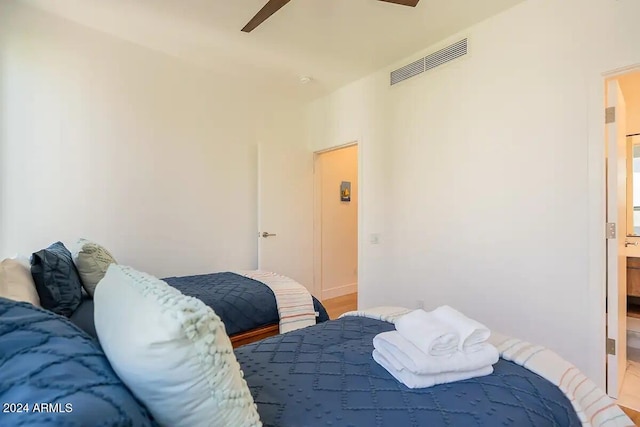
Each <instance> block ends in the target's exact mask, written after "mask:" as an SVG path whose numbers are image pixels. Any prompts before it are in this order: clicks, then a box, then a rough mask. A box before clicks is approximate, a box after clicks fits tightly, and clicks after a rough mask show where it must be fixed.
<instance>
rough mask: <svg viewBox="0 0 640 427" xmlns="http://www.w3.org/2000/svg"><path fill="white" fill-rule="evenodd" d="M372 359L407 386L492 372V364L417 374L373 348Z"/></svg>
mask: <svg viewBox="0 0 640 427" xmlns="http://www.w3.org/2000/svg"><path fill="white" fill-rule="evenodd" d="M373 360H375V361H376V362H378V364H380V366H382V367H383V368H385V369H386V370H387V371H388V372H389V373H390V374H391V375H393V377H394V378H395V379H397V380H398V381H400V382H401V383H403V384H404V385H406V386H407V387H409V388H426V387H431V386H434V385H437V384H445V383H452V382H455V381H463V380H468V379H470V378H476V377H483V376H485V375H490V374H492V373H493V366H491V365H490V366H486V367H484V368H481V369H476V370H474V371H466V372H444V373H441V374H435V375H418V374H414V373H412V372H409V371H407V370H406V369H403V370H400V371H399V370H397V369H395V368H394V367H393V365H392V364H391V363H390V362H389V361H388V360H387V359H386V358H385V357H384V356H383V355H381V354H380V352H379V351H378V350H373Z"/></svg>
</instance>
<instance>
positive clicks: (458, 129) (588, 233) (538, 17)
mask: <svg viewBox="0 0 640 427" xmlns="http://www.w3.org/2000/svg"><path fill="white" fill-rule="evenodd" d="M639 14H640V3H639V2H636V1H634V0H621V1H617V2H612V1H608V0H593V1H589V2H584V1H578V0H569V1H563V2H558V1H556V0H530V1H527V2H524V3H522V4H521V5H519V6H516V7H515V8H513V9H511V10H508V11H506V12H505V13H503V14H501V15H498V16H496V17H494V18H491V19H489V20H487V21H485V22H483V23H481V24H479V25H476V26H475V27H473V28H471V29H469V30H468V31H466V32H464V33H463V34H459V35H457V36H455V37H452V38H451V39H449V40H446V41H443V43H442V44H439V45H437V46H432V47H430V48H428V49H425V51H424V52H420V53H417V54H416V55H414V56H412V57H411V58H407V59H406V61H402V62H401V63H398V64H392V65H390V66H389V67H388V68H386V69H383V70H380V71H379V72H377V73H374V74H372V75H370V76H368V77H366V78H363V79H362V80H360V81H357V82H355V83H353V84H350V85H348V86H346V87H344V88H342V89H340V90H339V91H337V92H335V93H333V94H331V95H329V96H327V97H325V98H323V99H320V100H318V101H316V102H314V103H313V104H311V105H310V106H309V108H308V111H307V113H308V132H307V134H308V143H309V149H310V150H319V149H322V148H326V147H329V146H334V145H339V144H343V143H345V142H349V141H353V140H359V141H361V143H362V144H361V149H362V164H361V179H360V183H361V188H360V196H361V235H360V275H359V305H360V306H361V307H369V306H374V305H380V304H385V305H388V304H402V305H406V306H410V307H413V306H415V304H417V301H418V300H423V301H424V303H425V307H427V308H433V307H435V306H437V305H439V304H445V303H448V304H451V305H453V306H455V307H457V308H459V309H461V310H462V311H464V312H466V313H468V314H469V315H471V316H473V317H476V318H478V319H479V320H481V321H482V322H485V323H486V324H487V325H489V326H490V327H492V328H495V329H496V330H500V331H502V332H504V333H507V334H512V335H517V336H519V337H522V338H524V339H528V340H530V341H533V342H536V343H541V344H544V345H547V346H549V347H551V348H552V349H554V350H556V351H558V352H559V353H560V354H562V355H563V356H564V357H566V358H567V359H569V360H571V361H573V362H574V363H576V364H577V365H578V366H579V367H580V368H581V369H583V370H584V371H585V372H586V373H587V375H589V376H590V377H592V378H593V379H595V380H596V381H597V382H598V383H599V384H601V385H604V359H605V356H604V240H603V233H602V229H603V228H602V227H603V223H604V220H605V218H604V161H603V159H604V141H603V135H604V125H603V121H602V117H603V112H602V109H603V106H604V99H603V93H604V92H603V89H604V81H603V78H602V75H601V73H603V72H605V71H608V70H612V69H614V68H618V67H622V66H626V65H629V64H633V63H639V62H640V51H638V49H637V44H635V43H632V42H631V41H633V40H639V39H640V27H639V26H638V25H637V22H635V18H633V17H637V16H639ZM605 35H606V36H605ZM462 36H468V37H470V49H471V54H470V56H469V57H468V58H466V59H464V60H461V61H459V62H457V63H455V64H450V65H447V66H445V67H442V68H440V69H438V70H434V71H432V72H427V73H425V74H424V75H422V76H419V77H416V78H413V79H411V80H409V81H407V82H404V83H401V84H399V85H397V86H394V87H393V88H390V87H389V83H388V75H389V74H388V73H389V71H391V70H392V69H394V68H397V67H398V66H401V65H404V64H406V63H408V62H409V61H412V60H414V59H417V58H419V57H420V56H422V55H424V54H425V53H429V52H432V51H434V50H435V49H437V48H439V47H441V46H443V45H445V44H447V43H449V42H454V41H457V40H459V38H461V37H462ZM371 233H380V234H381V241H380V244H379V245H372V244H370V243H369V235H370V234H371Z"/></svg>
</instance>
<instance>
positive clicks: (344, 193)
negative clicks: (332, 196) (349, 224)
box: [340, 181, 351, 202]
mask: <svg viewBox="0 0 640 427" xmlns="http://www.w3.org/2000/svg"><path fill="white" fill-rule="evenodd" d="M340 201H341V202H350V201H351V182H350V181H342V182H341V183H340Z"/></svg>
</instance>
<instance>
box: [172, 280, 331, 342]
mask: <svg viewBox="0 0 640 427" xmlns="http://www.w3.org/2000/svg"><path fill="white" fill-rule="evenodd" d="M163 280H164V281H166V282H167V283H168V284H169V285H171V286H173V287H174V288H176V289H178V290H179V291H180V292H182V293H183V294H185V295H189V296H192V297H195V298H198V299H200V300H201V301H202V302H204V303H205V304H206V305H208V306H209V307H211V308H212V309H213V311H215V312H216V314H218V316H220V318H221V319H222V321H223V322H224V326H225V328H226V330H227V334H228V335H235V334H238V333H242V332H246V331H249V330H251V329H256V328H260V327H263V326H268V325H273V324H277V323H278V322H279V321H280V317H279V315H278V306H277V305H276V297H275V295H274V294H273V291H271V289H269V287H268V286H266V285H264V284H263V283H260V282H258V281H256V280H253V279H249V278H247V277H244V276H240V275H238V274H235V273H229V272H226V273H214V274H203V275H198V276H183V277H168V278H166V279H163ZM313 306H314V309H315V311H317V312H318V313H319V317H317V318H316V322H325V321H327V320H329V315H328V314H327V311H326V310H325V308H324V307H323V306H322V304H321V303H320V301H318V300H317V299H316V298H313Z"/></svg>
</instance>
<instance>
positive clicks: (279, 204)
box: [257, 122, 313, 291]
mask: <svg viewBox="0 0 640 427" xmlns="http://www.w3.org/2000/svg"><path fill="white" fill-rule="evenodd" d="M300 135H301V133H300V132H299V130H298V129H296V123H293V122H289V124H288V126H286V125H285V126H276V125H275V124H274V127H273V129H272V130H271V131H267V132H266V134H265V135H263V136H262V137H261V141H260V142H259V144H258V230H259V234H258V236H257V238H258V268H259V269H261V270H268V271H273V272H275V273H279V274H283V275H285V276H289V277H291V278H293V279H294V280H296V281H298V282H300V283H302V284H303V285H305V286H306V287H307V289H309V291H313V152H312V151H311V150H309V149H308V148H307V147H306V144H304V143H303V140H302V138H301V137H300ZM263 236H264V237H263Z"/></svg>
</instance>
